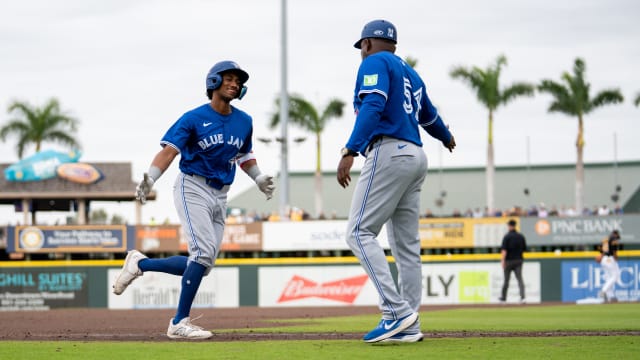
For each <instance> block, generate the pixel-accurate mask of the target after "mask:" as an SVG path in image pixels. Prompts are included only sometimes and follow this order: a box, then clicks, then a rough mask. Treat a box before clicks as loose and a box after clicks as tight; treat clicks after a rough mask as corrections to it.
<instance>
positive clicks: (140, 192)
mask: <svg viewBox="0 0 640 360" xmlns="http://www.w3.org/2000/svg"><path fill="white" fill-rule="evenodd" d="M153 183H154V181H153V178H152V177H150V176H149V174H147V173H144V176H143V178H142V181H140V184H138V186H137V187H136V200H138V201H140V203H141V204H145V203H146V202H147V195H149V193H150V192H151V188H152V187H153Z"/></svg>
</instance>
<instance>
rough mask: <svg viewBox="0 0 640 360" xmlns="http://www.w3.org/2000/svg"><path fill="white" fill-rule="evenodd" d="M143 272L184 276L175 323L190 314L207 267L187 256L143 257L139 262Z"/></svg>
mask: <svg viewBox="0 0 640 360" xmlns="http://www.w3.org/2000/svg"><path fill="white" fill-rule="evenodd" d="M138 267H139V268H140V270H142V272H146V271H156V272H163V273H167V274H173V275H178V276H182V290H181V291H180V300H179V302H178V310H177V312H176V316H175V317H174V318H173V324H174V325H175V324H177V323H179V322H180V320H182V319H184V318H186V317H187V316H189V312H190V311H191V305H193V299H195V297H196V293H197V292H198V288H199V287H200V282H202V277H204V272H205V271H206V270H207V268H206V267H205V266H204V265H201V264H198V263H197V262H193V261H189V258H188V257H186V256H180V255H177V256H171V257H168V258H166V259H142V260H140V262H139V263H138Z"/></svg>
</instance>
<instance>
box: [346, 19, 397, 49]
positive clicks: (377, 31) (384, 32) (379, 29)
mask: <svg viewBox="0 0 640 360" xmlns="http://www.w3.org/2000/svg"><path fill="white" fill-rule="evenodd" d="M367 38H378V39H387V40H390V41H393V43H394V44H397V43H398V32H397V31H396V27H395V26H393V24H392V23H390V22H388V21H387V20H373V21H370V22H368V23H367V24H366V25H365V26H364V28H363V29H362V34H361V35H360V40H358V41H356V43H355V44H353V47H355V48H356V49H360V43H361V42H362V40H364V39H367Z"/></svg>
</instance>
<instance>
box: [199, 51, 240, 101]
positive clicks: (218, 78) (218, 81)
mask: <svg viewBox="0 0 640 360" xmlns="http://www.w3.org/2000/svg"><path fill="white" fill-rule="evenodd" d="M227 71H230V72H231V71H232V72H235V73H236V74H237V75H238V77H239V78H240V82H241V83H242V89H240V93H239V94H238V99H242V97H243V96H244V94H245V93H246V92H247V87H246V86H244V83H245V82H247V80H249V74H248V73H247V72H246V71H244V70H242V69H241V68H240V65H238V64H236V63H235V62H233V61H228V60H225V61H220V62H219V63H217V64H215V65H213V67H212V68H211V70H209V73H208V74H207V80H206V85H207V90H215V89H217V88H219V87H220V85H222V73H224V72H227Z"/></svg>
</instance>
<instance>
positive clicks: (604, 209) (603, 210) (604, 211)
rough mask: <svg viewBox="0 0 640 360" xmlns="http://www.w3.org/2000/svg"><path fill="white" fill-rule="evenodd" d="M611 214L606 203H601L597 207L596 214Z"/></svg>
mask: <svg viewBox="0 0 640 360" xmlns="http://www.w3.org/2000/svg"><path fill="white" fill-rule="evenodd" d="M607 215H611V210H609V208H608V207H607V205H602V206H601V207H600V208H598V216H607Z"/></svg>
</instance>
